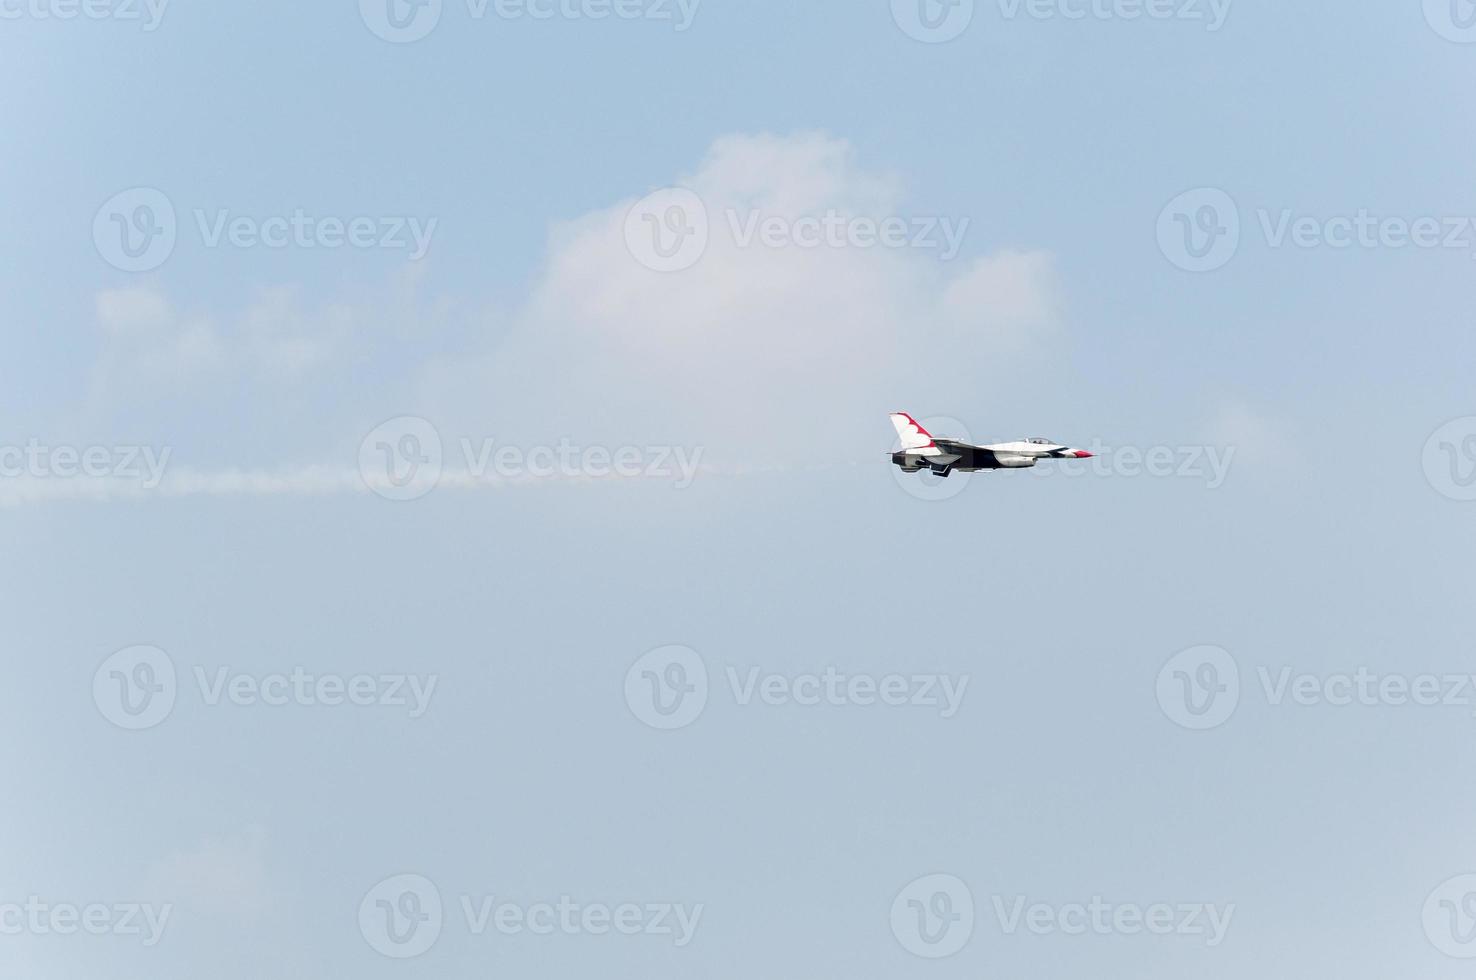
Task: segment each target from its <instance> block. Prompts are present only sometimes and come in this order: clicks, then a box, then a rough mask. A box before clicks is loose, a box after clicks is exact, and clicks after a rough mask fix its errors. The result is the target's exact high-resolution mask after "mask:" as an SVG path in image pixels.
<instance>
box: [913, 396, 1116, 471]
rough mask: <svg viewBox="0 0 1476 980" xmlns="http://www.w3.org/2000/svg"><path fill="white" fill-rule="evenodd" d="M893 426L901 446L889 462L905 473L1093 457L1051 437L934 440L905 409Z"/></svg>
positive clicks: (1018, 466)
mask: <svg viewBox="0 0 1476 980" xmlns="http://www.w3.org/2000/svg"><path fill="white" fill-rule="evenodd" d="M892 425H893V426H895V427H896V429H897V435H898V436H899V437H901V439H902V448H901V449H900V450H898V451H896V452H893V453H892V462H893V463H894V464H895V465H897V466H900V467H901V468H902V472H904V473H917V472H919V471H921V470H924V469H926V470H931V471H932V472H933V473H935V474H936V475H938V476H941V477H946V476H948V475H949V474H950V473H953V472H955V471H957V472H960V473H973V472H974V471H976V470H1021V469H1028V468H1029V467H1032V466H1034V465H1035V464H1036V463H1037V462H1039V461H1040V460H1042V459H1091V458H1092V453H1089V452H1087V451H1085V450H1083V449H1072V448H1071V447H1069V446H1063V445H1061V444H1060V443H1057V442H1054V441H1052V440H1050V439H1039V438H1036V439H1022V440H1021V441H1019V442H1002V443H999V444H997V445H993V446H972V445H970V444H968V443H966V442H959V441H958V440H956V439H937V438H934V437H933V436H932V434H931V433H929V432H928V430H927V429H924V428H923V427H922V426H920V425H918V424H917V420H916V419H914V418H913V417H912V416H911V415H908V414H907V413H906V412H893V413H892Z"/></svg>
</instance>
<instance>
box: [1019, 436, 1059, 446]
mask: <svg viewBox="0 0 1476 980" xmlns="http://www.w3.org/2000/svg"><path fill="white" fill-rule="evenodd" d="M1025 441H1026V442H1028V443H1030V445H1032V446H1054V445H1055V443H1054V442H1052V441H1051V440H1050V439H1042V438H1041V437H1040V436H1035V437H1034V438H1032V439H1026V440H1025Z"/></svg>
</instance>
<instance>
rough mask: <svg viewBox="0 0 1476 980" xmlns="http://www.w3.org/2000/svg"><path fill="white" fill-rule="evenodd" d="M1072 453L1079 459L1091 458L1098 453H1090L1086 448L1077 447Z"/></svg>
mask: <svg viewBox="0 0 1476 980" xmlns="http://www.w3.org/2000/svg"><path fill="white" fill-rule="evenodd" d="M1071 455H1073V456H1075V457H1076V458H1077V459H1091V458H1092V457H1094V456H1095V455H1096V453H1089V452H1087V451H1086V450H1085V449H1076V450H1073V451H1072V453H1071Z"/></svg>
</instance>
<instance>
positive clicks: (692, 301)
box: [426, 134, 1061, 456]
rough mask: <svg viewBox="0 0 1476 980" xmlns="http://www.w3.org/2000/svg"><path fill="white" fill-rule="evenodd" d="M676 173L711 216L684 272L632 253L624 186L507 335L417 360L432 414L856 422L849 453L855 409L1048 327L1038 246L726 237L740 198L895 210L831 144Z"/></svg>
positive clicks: (701, 438) (699, 429) (563, 427)
mask: <svg viewBox="0 0 1476 980" xmlns="http://www.w3.org/2000/svg"><path fill="white" fill-rule="evenodd" d="M679 183H680V185H681V186H684V187H687V188H689V189H691V190H692V191H694V192H695V193H697V194H698V195H699V196H700V198H701V199H702V202H703V204H704V206H705V208H706V211H707V213H708V218H709V225H710V229H711V232H710V237H709V241H708V245H707V248H706V251H705V253H704V254H703V255H702V258H701V259H700V260H699V261H697V262H696V264H695V265H692V266H691V267H690V268H686V269H684V270H682V271H678V272H669V273H663V272H656V271H652V270H651V269H648V268H646V267H644V266H643V265H642V264H641V263H640V262H639V261H637V260H636V258H635V257H634V256H633V255H632V254H631V253H630V251H629V250H628V248H627V245H626V240H625V224H626V218H627V215H628V214H629V212H630V210H631V208H632V207H633V206H634V205H635V204H636V203H637V201H638V200H639V198H638V197H632V198H631V199H628V200H624V201H621V202H618V203H616V204H614V205H612V206H610V207H608V208H606V209H604V210H601V211H597V212H594V213H592V214H589V215H586V216H584V217H582V218H579V219H577V220H575V221H572V222H570V223H568V224H566V225H563V226H560V227H559V228H557V229H555V232H554V234H553V236H552V241H551V245H550V254H549V257H548V261H547V264H546V266H545V270H544V273H543V274H542V276H541V278H540V279H539V280H538V281H537V282H536V283H535V284H534V286H533V288H532V290H531V292H530V296H529V299H528V302H527V304H526V306H525V307H524V308H523V310H522V311H521V312H520V313H517V314H515V315H514V318H513V325H512V329H511V330H510V331H509V334H508V337H507V340H506V342H505V343H504V344H503V345H502V346H500V347H499V348H498V349H497V350H496V351H494V352H492V353H490V354H489V355H487V356H486V357H484V358H482V359H479V360H477V361H475V362H470V363H469V362H466V361H457V362H448V361H443V362H440V363H439V364H437V365H435V366H434V367H433V368H432V369H430V370H429V371H428V372H427V375H426V390H427V392H429V393H434V397H436V398H438V399H439V404H440V406H441V407H442V408H443V409H444V410H445V411H446V412H447V413H448V414H458V413H459V414H460V416H461V417H462V418H465V419H471V418H474V417H476V416H477V415H478V414H480V417H481V419H482V420H483V422H482V425H483V427H484V428H485V427H486V426H488V425H496V426H499V427H501V430H502V432H503V433H511V432H518V433H525V432H529V431H533V432H534V433H535V438H545V439H546V438H553V437H555V436H557V435H560V434H567V433H574V434H582V433H587V432H592V437H595V438H610V439H639V438H652V439H664V440H680V441H682V442H686V443H689V444H691V443H696V444H704V445H709V446H716V447H721V448H728V449H732V450H733V451H734V452H733V454H732V455H734V456H739V455H751V454H753V453H757V452H770V451H773V452H778V453H781V454H789V453H791V452H794V453H795V454H797V455H800V454H804V453H809V454H814V453H815V452H816V446H815V441H814V440H815V439H816V438H817V437H821V438H823V437H825V435H826V434H831V435H837V436H838V433H837V430H839V429H841V428H842V427H846V428H850V427H856V426H858V425H859V426H860V429H859V430H858V431H859V432H860V435H859V436H858V439H857V440H856V441H855V442H854V443H853V445H854V446H860V445H866V446H868V447H869V446H871V444H872V442H874V438H872V437H875V436H876V435H877V433H878V431H881V432H885V428H884V426H883V427H882V428H881V429H880V430H878V429H877V427H876V426H870V427H867V423H865V422H858V421H857V418H858V413H859V415H860V417H861V418H866V419H868V420H870V419H871V416H872V415H874V414H875V413H876V412H877V411H885V410H889V409H891V408H895V407H897V406H895V405H893V404H892V401H893V400H894V399H895V398H896V397H897V393H898V392H899V391H900V390H901V389H902V388H903V387H904V386H905V385H907V384H911V385H913V386H914V387H916V385H918V384H919V383H923V382H925V381H927V380H929V379H936V380H937V381H938V383H939V384H945V383H946V381H945V379H948V378H952V377H956V376H957V375H958V372H959V371H960V368H961V366H962V365H968V366H969V367H970V368H972V369H975V370H976V369H977V368H978V366H979V365H980V363H981V362H983V361H986V360H988V359H993V358H1003V357H1005V356H1007V355H1011V354H1015V353H1018V352H1020V351H1021V350H1022V349H1026V348H1028V347H1030V346H1031V345H1032V344H1034V343H1035V342H1037V341H1039V340H1040V339H1041V338H1043V337H1044V336H1046V335H1048V334H1049V333H1050V332H1051V331H1052V330H1053V329H1054V327H1055V326H1056V324H1057V322H1058V312H1057V311H1058V310H1059V308H1060V305H1061V304H1060V300H1059V298H1058V296H1057V289H1056V284H1055V276H1054V263H1053V260H1052V258H1051V256H1050V255H1048V254H1046V253H1043V252H1036V251H1023V250H1016V249H1010V250H1005V251H1000V252H997V253H995V254H992V255H985V256H983V257H980V258H975V259H974V260H972V261H969V260H965V259H959V260H957V261H955V262H951V263H950V262H943V261H940V260H939V257H938V253H937V252H936V251H935V250H927V249H918V248H886V247H855V246H850V247H828V246H826V247H819V248H801V247H794V246H790V247H781V248H773V247H768V246H765V245H764V244H762V243H761V242H758V241H749V242H747V243H746V244H745V243H744V242H743V241H742V240H740V239H737V238H735V236H734V235H733V233H732V231H731V229H730V221H729V217H728V216H729V214H730V213H733V212H735V211H736V212H738V213H739V214H740V215H742V214H746V213H747V209H752V208H757V209H758V210H759V211H760V212H761V213H762V215H763V216H765V217H778V218H782V219H784V220H785V221H787V222H791V223H792V222H794V221H795V220H797V219H800V218H804V217H821V216H824V215H826V214H827V213H828V212H829V211H831V210H832V209H834V210H835V211H837V212H839V213H840V214H841V215H843V216H847V217H850V216H860V217H866V218H872V219H877V220H880V219H884V218H887V217H893V216H896V217H903V218H908V217H910V216H911V215H910V214H909V212H908V211H906V210H905V209H902V208H901V207H900V206H899V202H900V201H901V195H900V192H899V185H898V182H897V181H895V180H894V179H892V178H890V177H888V176H886V175H878V174H873V173H870V172H868V171H866V170H864V169H862V168H861V167H860V166H859V165H858V164H857V163H856V161H855V159H854V153H853V151H852V149H851V147H850V146H849V145H848V144H847V143H846V142H844V141H842V140H837V139H833V138H830V137H826V136H823V135H814V134H807V135H800V136H794V137H775V136H730V137H725V138H723V139H720V140H718V141H717V142H716V143H715V144H714V145H713V147H712V148H711V150H710V152H709V154H708V156H707V158H706V160H705V161H704V162H703V163H702V164H701V165H700V166H699V167H698V168H697V170H696V171H695V172H694V173H692V174H691V175H689V176H687V177H685V178H683V179H681V180H680V181H679ZM955 217H956V220H962V219H963V218H964V217H966V216H955ZM979 381H980V379H979V378H978V377H977V376H975V377H974V379H973V383H975V384H977V383H979ZM879 406H880V407H879ZM868 413H869V414H868ZM488 420H490V421H488ZM867 440H870V441H867ZM842 441H843V442H845V441H846V440H844V439H842ZM839 451H841V452H846V451H848V450H846V449H840V450H839ZM719 455H722V454H721V452H720V453H719Z"/></svg>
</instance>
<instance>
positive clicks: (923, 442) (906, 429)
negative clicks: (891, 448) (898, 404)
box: [892, 412, 933, 449]
mask: <svg viewBox="0 0 1476 980" xmlns="http://www.w3.org/2000/svg"><path fill="white" fill-rule="evenodd" d="M892 425H893V426H894V427H895V428H896V429H897V436H898V437H899V438H900V439H901V440H902V448H903V449H930V448H932V446H933V437H932V435H931V434H930V433H929V432H928V430H927V429H924V428H923V427H922V426H921V425H918V424H917V420H916V419H914V418H913V417H912V416H911V415H908V414H907V413H906V412H893V413H892Z"/></svg>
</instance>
